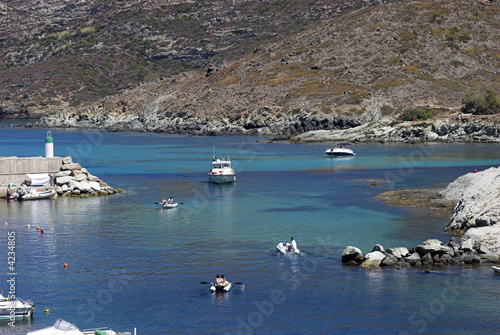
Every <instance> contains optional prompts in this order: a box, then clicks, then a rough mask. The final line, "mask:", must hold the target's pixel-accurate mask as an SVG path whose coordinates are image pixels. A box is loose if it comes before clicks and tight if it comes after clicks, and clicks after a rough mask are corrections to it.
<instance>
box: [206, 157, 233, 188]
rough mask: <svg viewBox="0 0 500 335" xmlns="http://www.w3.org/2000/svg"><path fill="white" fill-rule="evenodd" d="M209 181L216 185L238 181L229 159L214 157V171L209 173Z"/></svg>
mask: <svg viewBox="0 0 500 335" xmlns="http://www.w3.org/2000/svg"><path fill="white" fill-rule="evenodd" d="M208 180H209V181H210V182H211V183H215V184H224V183H233V182H234V181H235V180H236V175H235V173H234V170H233V169H232V168H231V161H230V160H229V158H217V157H216V156H214V158H213V160H212V169H211V170H210V171H208Z"/></svg>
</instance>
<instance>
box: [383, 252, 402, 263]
mask: <svg viewBox="0 0 500 335" xmlns="http://www.w3.org/2000/svg"><path fill="white" fill-rule="evenodd" d="M384 255H385V258H384V260H383V261H382V263H381V264H380V265H381V266H394V265H395V264H396V263H397V262H398V259H397V258H396V257H394V255H392V254H390V253H388V252H384Z"/></svg>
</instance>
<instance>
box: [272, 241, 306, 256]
mask: <svg viewBox="0 0 500 335" xmlns="http://www.w3.org/2000/svg"><path fill="white" fill-rule="evenodd" d="M276 251H278V252H281V253H282V254H300V251H299V249H292V245H291V244H290V243H285V242H280V243H278V245H277V246H276Z"/></svg>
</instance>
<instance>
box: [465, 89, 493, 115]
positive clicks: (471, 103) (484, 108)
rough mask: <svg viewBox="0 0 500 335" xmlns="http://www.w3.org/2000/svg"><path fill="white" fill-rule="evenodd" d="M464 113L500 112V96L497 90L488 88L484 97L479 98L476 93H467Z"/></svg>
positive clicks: (486, 113)
mask: <svg viewBox="0 0 500 335" xmlns="http://www.w3.org/2000/svg"><path fill="white" fill-rule="evenodd" d="M462 104H464V105H463V106H462V109H461V111H462V113H472V114H474V115H488V114H497V113H500V97H499V96H498V95H497V93H496V92H494V91H492V90H487V91H486V94H485V95H484V97H483V98H478V97H476V96H475V95H474V94H467V95H466V96H465V98H464V99H463V100H462Z"/></svg>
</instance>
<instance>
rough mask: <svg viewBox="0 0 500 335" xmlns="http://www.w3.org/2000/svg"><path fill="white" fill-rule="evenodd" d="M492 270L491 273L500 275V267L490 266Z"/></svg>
mask: <svg viewBox="0 0 500 335" xmlns="http://www.w3.org/2000/svg"><path fill="white" fill-rule="evenodd" d="M491 268H492V269H493V271H495V272H496V273H500V267H498V266H492V267H491Z"/></svg>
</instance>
